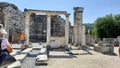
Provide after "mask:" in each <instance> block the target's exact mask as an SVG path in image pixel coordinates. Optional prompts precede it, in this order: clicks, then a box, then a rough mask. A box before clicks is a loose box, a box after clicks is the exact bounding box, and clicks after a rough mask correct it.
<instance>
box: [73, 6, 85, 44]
mask: <svg viewBox="0 0 120 68" xmlns="http://www.w3.org/2000/svg"><path fill="white" fill-rule="evenodd" d="M82 13H83V7H74V32H73V34H74V43H77V44H79V45H81V43H82Z"/></svg>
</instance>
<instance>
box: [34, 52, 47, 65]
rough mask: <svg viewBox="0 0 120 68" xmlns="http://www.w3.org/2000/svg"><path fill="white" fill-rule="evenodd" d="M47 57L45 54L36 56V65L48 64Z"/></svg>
mask: <svg viewBox="0 0 120 68" xmlns="http://www.w3.org/2000/svg"><path fill="white" fill-rule="evenodd" d="M47 61H48V56H47V55H46V54H43V55H37V57H36V62H35V63H36V64H48V62H47Z"/></svg>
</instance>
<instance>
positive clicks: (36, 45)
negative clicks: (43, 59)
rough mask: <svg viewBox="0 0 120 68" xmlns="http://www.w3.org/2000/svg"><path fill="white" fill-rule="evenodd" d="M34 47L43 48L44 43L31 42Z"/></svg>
mask: <svg viewBox="0 0 120 68" xmlns="http://www.w3.org/2000/svg"><path fill="white" fill-rule="evenodd" d="M31 44H32V48H33V49H41V48H43V45H40V44H39V43H31Z"/></svg>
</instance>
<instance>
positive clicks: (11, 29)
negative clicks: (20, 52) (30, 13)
mask: <svg viewBox="0 0 120 68" xmlns="http://www.w3.org/2000/svg"><path fill="white" fill-rule="evenodd" d="M0 23H2V24H4V27H5V29H6V31H7V32H8V35H9V36H5V37H6V38H9V41H11V42H12V41H13V42H18V40H19V34H20V32H21V31H24V25H25V15H24V13H23V12H21V11H20V10H19V9H18V8H17V7H16V6H15V5H13V4H10V3H6V2H1V3H0Z"/></svg>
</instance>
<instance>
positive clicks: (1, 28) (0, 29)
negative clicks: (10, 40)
mask: <svg viewBox="0 0 120 68" xmlns="http://www.w3.org/2000/svg"><path fill="white" fill-rule="evenodd" d="M0 33H1V34H7V32H6V31H5V29H4V28H3V25H2V24H0Z"/></svg>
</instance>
